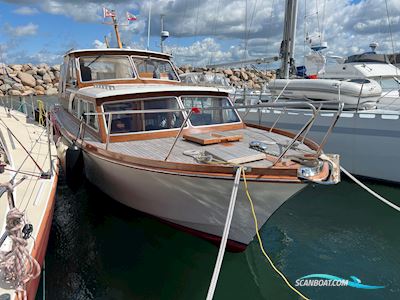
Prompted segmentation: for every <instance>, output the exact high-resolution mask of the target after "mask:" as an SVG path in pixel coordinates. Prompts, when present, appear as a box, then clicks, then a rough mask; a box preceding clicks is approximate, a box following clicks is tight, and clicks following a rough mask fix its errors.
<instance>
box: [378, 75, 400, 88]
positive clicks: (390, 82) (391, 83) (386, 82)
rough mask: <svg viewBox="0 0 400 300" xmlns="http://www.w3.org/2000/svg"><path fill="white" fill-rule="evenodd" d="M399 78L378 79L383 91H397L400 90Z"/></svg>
mask: <svg viewBox="0 0 400 300" xmlns="http://www.w3.org/2000/svg"><path fill="white" fill-rule="evenodd" d="M396 79H397V78H394V77H391V78H380V79H377V81H378V82H379V84H380V85H381V86H382V90H383V91H386V92H388V91H396V90H399V89H400V84H399V80H398V79H397V80H396Z"/></svg>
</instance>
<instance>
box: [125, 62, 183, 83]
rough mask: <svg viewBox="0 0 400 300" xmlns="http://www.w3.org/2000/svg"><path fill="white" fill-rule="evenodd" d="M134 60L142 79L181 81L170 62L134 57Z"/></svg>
mask: <svg viewBox="0 0 400 300" xmlns="http://www.w3.org/2000/svg"><path fill="white" fill-rule="evenodd" d="M132 59H133V62H134V63H135V67H136V70H137V71H138V73H139V77H140V78H144V79H146V78H152V79H163V80H174V81H179V79H178V76H177V75H176V73H175V70H174V68H173V67H172V65H171V63H170V62H169V61H166V60H161V59H155V58H143V57H133V58H132Z"/></svg>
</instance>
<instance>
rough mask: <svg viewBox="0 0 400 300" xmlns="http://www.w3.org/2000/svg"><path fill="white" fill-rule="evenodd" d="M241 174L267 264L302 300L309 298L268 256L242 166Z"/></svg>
mask: <svg viewBox="0 0 400 300" xmlns="http://www.w3.org/2000/svg"><path fill="white" fill-rule="evenodd" d="M242 174H243V182H244V187H245V190H246V195H247V198H248V199H249V202H250V206H251V212H252V214H253V219H254V225H255V226H256V235H257V239H258V243H259V244H260V249H261V251H262V253H263V254H264V256H265V257H266V259H267V260H268V262H269V264H270V265H271V267H272V268H273V269H274V270H275V272H276V273H278V274H279V276H281V277H282V279H283V281H285V283H286V285H287V286H288V287H289V288H290V289H291V290H292V291H294V292H295V293H297V294H298V295H299V296H300V297H301V298H303V299H304V300H310V299H309V298H307V297H306V296H304V295H303V294H302V293H301V292H300V291H298V290H297V289H296V288H295V287H293V286H292V285H291V284H290V282H289V280H288V279H287V278H286V277H285V275H284V274H283V273H282V272H281V271H279V270H278V268H277V267H276V266H275V265H274V263H273V261H272V260H271V258H270V257H269V256H268V254H267V252H266V251H265V249H264V246H263V243H262V240H261V237H260V233H259V232H258V221H257V216H256V212H255V210H254V205H253V201H252V200H251V196H250V193H249V189H248V186H247V181H246V174H245V171H244V168H242Z"/></svg>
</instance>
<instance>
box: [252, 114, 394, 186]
mask: <svg viewBox="0 0 400 300" xmlns="http://www.w3.org/2000/svg"><path fill="white" fill-rule="evenodd" d="M277 113H279V111H277V110H264V112H263V114H262V124H264V125H267V126H271V125H272V124H273V122H274V121H275V120H276V119H277V117H278V114H277ZM333 115H334V112H321V113H320V116H319V118H318V119H317V121H316V122H315V124H314V126H313V127H312V128H311V130H310V132H309V135H308V137H309V138H311V139H312V140H314V141H316V142H320V141H321V140H322V138H323V136H324V134H325V132H326V129H327V128H328V126H329V125H330V124H331V122H332V117H333ZM399 116H400V113H393V112H392V113H389V112H388V113H384V112H380V113H378V112H373V111H362V112H359V113H356V112H343V113H342V114H341V117H340V118H339V120H338V122H337V124H336V126H335V128H334V130H333V132H332V134H331V136H330V138H329V141H328V143H327V144H326V146H325V148H324V151H325V152H326V153H338V154H340V161H341V165H342V166H343V167H344V168H346V169H347V170H348V171H350V172H351V173H353V174H356V175H361V176H365V177H369V178H373V179H379V180H385V181H391V182H397V183H400V172H399V166H400V163H399V162H400V151H399V149H400V118H399ZM309 118H310V114H309V111H307V112H306V111H304V110H298V112H290V113H289V114H285V115H284V116H282V117H281V118H280V120H279V122H278V124H277V126H278V127H279V128H282V129H286V130H292V131H293V130H298V128H300V127H301V126H302V125H303V124H304V122H305V120H307V119H309ZM245 121H248V122H252V123H258V122H259V113H258V112H257V111H252V112H249V113H248V114H247V116H246V118H245Z"/></svg>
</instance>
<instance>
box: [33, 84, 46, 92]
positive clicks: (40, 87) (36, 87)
mask: <svg viewBox="0 0 400 300" xmlns="http://www.w3.org/2000/svg"><path fill="white" fill-rule="evenodd" d="M35 90H36V91H43V92H44V91H45V90H46V89H45V88H44V87H42V86H40V85H38V86H35Z"/></svg>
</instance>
